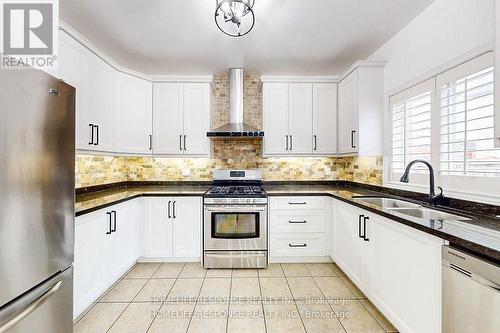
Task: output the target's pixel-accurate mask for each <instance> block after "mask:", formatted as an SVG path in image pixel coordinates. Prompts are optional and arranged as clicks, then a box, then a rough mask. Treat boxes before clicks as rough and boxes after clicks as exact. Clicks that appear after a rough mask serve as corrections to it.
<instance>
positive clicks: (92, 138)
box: [89, 124, 94, 145]
mask: <svg viewBox="0 0 500 333" xmlns="http://www.w3.org/2000/svg"><path fill="white" fill-rule="evenodd" d="M89 127H90V133H89V134H90V135H89V145H93V144H94V124H89Z"/></svg>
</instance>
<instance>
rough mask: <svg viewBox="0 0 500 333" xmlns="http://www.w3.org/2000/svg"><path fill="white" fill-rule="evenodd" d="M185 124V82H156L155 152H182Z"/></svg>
mask: <svg viewBox="0 0 500 333" xmlns="http://www.w3.org/2000/svg"><path fill="white" fill-rule="evenodd" d="M183 126H184V88H183V84H182V83H155V84H154V86H153V153H154V154H161V155H176V154H182V152H183V146H182V138H183V137H182V136H183V131H184V128H183Z"/></svg>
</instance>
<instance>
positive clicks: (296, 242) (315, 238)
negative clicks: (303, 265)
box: [270, 234, 326, 257]
mask: <svg viewBox="0 0 500 333" xmlns="http://www.w3.org/2000/svg"><path fill="white" fill-rule="evenodd" d="M270 243H271V244H270V245H271V256H273V257H315V256H325V255H326V248H325V235H324V234H274V235H271V240H270Z"/></svg>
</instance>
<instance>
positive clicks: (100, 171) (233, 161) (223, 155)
mask: <svg viewBox="0 0 500 333" xmlns="http://www.w3.org/2000/svg"><path fill="white" fill-rule="evenodd" d="M243 84H244V100H243V104H244V120H245V122H246V123H248V124H250V125H253V126H255V127H257V128H259V129H261V128H262V92H261V89H260V76H259V75H252V74H245V78H244V83H243ZM213 103H214V104H213V114H212V126H213V127H218V126H221V125H224V124H226V123H227V122H229V77H228V75H227V74H226V73H225V74H220V75H214V98H213ZM211 156H212V157H211V158H210V159H209V158H165V157H133V156H132V157H131V156H94V155H77V157H76V187H77V188H78V187H85V186H92V185H101V184H108V183H114V182H120V181H127V180H130V181H134V180H135V181H210V180H212V172H213V170H215V169H223V168H234V169H252V168H259V169H262V172H263V178H264V180H266V181H289V180H298V181H300V180H351V181H358V182H363V183H368V184H374V185H380V184H382V169H383V166H382V157H380V156H375V157H296V158H288V157H287V158H274V157H273V158H264V157H262V141H261V140H259V139H242V140H224V139H222V140H213V141H212V154H211Z"/></svg>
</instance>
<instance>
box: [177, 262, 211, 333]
mask: <svg viewBox="0 0 500 333" xmlns="http://www.w3.org/2000/svg"><path fill="white" fill-rule="evenodd" d="M185 266H186V263H184V267H185ZM184 267H183V268H182V270H184ZM207 272H208V270H207V271H205V275H204V276H203V282H202V283H201V286H200V290H199V291H198V295H197V296H196V301H195V302H194V307H193V313H192V314H191V317H190V318H189V323H188V325H187V327H186V333H187V332H188V331H189V327H190V326H191V322H192V321H193V316H194V315H195V311H196V306H197V305H198V298H199V297H200V294H201V290H202V289H203V285H204V284H205V279H206V278H207ZM181 274H182V271H181V273H179V276H180V275H181Z"/></svg>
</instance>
